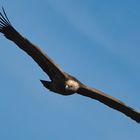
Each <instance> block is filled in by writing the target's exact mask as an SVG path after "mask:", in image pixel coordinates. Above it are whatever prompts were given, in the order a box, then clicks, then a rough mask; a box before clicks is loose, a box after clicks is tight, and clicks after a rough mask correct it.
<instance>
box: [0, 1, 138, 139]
mask: <svg viewBox="0 0 140 140" xmlns="http://www.w3.org/2000/svg"><path fill="white" fill-rule="evenodd" d="M0 2H1V6H4V7H5V10H6V12H7V15H8V17H9V19H10V21H11V22H12V24H13V25H14V27H15V28H16V29H17V30H18V31H19V32H20V33H21V34H22V35H24V36H25V37H26V38H28V39H29V40H30V41H32V42H33V43H35V44H37V45H38V46H39V47H40V48H41V49H43V50H44V51H45V52H46V53H47V54H48V55H49V56H50V57H51V58H53V60H54V61H55V62H56V63H57V64H59V65H60V67H61V68H62V69H63V70H65V71H66V72H69V73H70V74H72V75H74V76H76V77H77V78H78V79H79V80H81V81H82V82H84V83H85V84H87V85H89V86H91V87H94V88H98V89H100V90H102V91H104V92H106V93H108V94H110V95H112V96H114V97H116V98H119V99H120V100H122V101H124V102H125V103H127V104H128V105H130V106H131V107H133V108H135V109H137V110H138V111H140V92H139V91H140V86H139V83H140V74H139V71H140V65H139V60H140V55H139V54H140V39H139V37H140V16H139V13H140V9H139V5H140V2H139V1H138V0H133V1H132V0H127V1H122V0H117V1H112V0H106V1H104V0H41V1H40V0H36V1H33V0H30V1H29V0H24V1H18V0H12V1H8V0H0ZM0 67H1V68H0V85H1V88H0V112H1V115H0V139H3V140H11V139H12V140H25V139H26V140H31V139H33V140H40V139H41V140H46V139H50V140H78V139H80V140H85V139H86V140H93V139H98V140H102V139H106V140H112V139H113V140H118V139H120V140H122V139H125V140H126V139H127V140H132V139H135V140H139V138H140V126H139V125H138V124H137V123H135V122H134V121H133V120H131V119H129V118H128V117H126V116H124V115H123V114H121V113H119V112H117V111H115V110H113V109H110V108H108V107H106V106H105V105H103V104H101V103H99V102H97V101H95V100H92V99H89V98H86V97H82V96H80V95H76V94H75V95H72V96H68V97H64V96H61V95H59V94H55V93H52V92H50V91H48V90H47V89H45V88H44V87H43V86H42V85H41V83H40V81H39V79H48V76H47V75H46V74H45V73H44V72H43V71H42V70H41V69H40V68H39V67H38V65H37V64H36V63H35V62H34V61H33V60H32V59H31V58H30V57H29V56H27V55H26V54H25V53H24V52H23V51H21V50H20V49H19V48H17V47H16V45H15V44H13V43H12V42H10V41H8V40H6V39H5V37H3V36H2V35H1V36H0Z"/></svg>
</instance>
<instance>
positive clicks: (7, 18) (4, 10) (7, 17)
mask: <svg viewBox="0 0 140 140" xmlns="http://www.w3.org/2000/svg"><path fill="white" fill-rule="evenodd" d="M2 11H3V13H4V15H5V18H6V19H7V20H6V21H7V22H8V23H9V24H11V23H10V20H9V19H8V17H7V15H6V12H5V10H4V8H3V7H2Z"/></svg>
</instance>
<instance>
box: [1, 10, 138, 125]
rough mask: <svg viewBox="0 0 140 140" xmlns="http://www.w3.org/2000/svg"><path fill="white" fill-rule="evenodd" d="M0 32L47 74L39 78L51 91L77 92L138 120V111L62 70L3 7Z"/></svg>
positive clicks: (60, 92) (61, 92)
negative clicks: (16, 23) (11, 21)
mask: <svg viewBox="0 0 140 140" xmlns="http://www.w3.org/2000/svg"><path fill="white" fill-rule="evenodd" d="M0 32H1V33H3V34H4V36H5V37H6V38H7V39H9V40H11V41H13V42H14V43H15V44H16V45H17V46H18V47H19V48H20V49H22V50H23V51H25V52H26V53H27V54H28V55H30V56H31V57H32V58H33V59H34V61H35V62H36V63H37V64H38V65H39V66H40V67H41V68H42V70H43V71H44V72H45V73H46V74H47V75H48V76H49V78H50V81H45V80H41V82H42V84H43V85H44V86H45V87H46V88H47V89H49V90H50V91H52V92H55V93H59V94H62V95H71V94H74V93H78V94H80V95H83V96H87V97H90V98H92V99H95V100H98V101H100V102H101V103H103V104H105V105H107V106H109V107H111V108H113V109H116V110H118V111H120V112H122V113H123V114H125V115H126V116H128V117H130V118H131V119H133V120H135V121H136V122H137V123H139V122H140V113H139V112H137V111H135V110H134V109H133V108H131V107H129V106H127V105H126V104H124V103H123V102H121V101H120V100H118V99H115V98H113V97H111V96H109V95H107V94H105V93H103V92H102V91H99V90H97V89H94V88H90V87H88V86H86V85H84V84H83V83H81V82H80V81H79V80H77V79H76V78H75V77H73V76H71V75H69V74H67V73H65V72H64V71H62V70H61V69H60V68H59V67H58V66H57V65H56V64H55V63H54V62H53V61H52V60H51V59H50V58H49V57H48V55H46V54H45V53H44V52H43V51H41V49H39V48H38V47H37V46H36V45H34V44H32V43H31V42H30V41H29V40H28V39H26V38H25V37H23V36H22V35H21V34H20V33H19V32H17V31H16V30H15V28H14V27H13V26H12V24H11V23H10V21H9V19H8V17H7V15H6V13H5V11H4V9H3V8H2V12H0Z"/></svg>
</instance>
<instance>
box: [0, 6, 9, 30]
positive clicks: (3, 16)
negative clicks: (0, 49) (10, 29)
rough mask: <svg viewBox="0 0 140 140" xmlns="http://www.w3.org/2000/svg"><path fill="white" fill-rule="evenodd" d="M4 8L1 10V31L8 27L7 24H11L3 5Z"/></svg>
mask: <svg viewBox="0 0 140 140" xmlns="http://www.w3.org/2000/svg"><path fill="white" fill-rule="evenodd" d="M1 9H2V10H1V11H0V31H1V32H2V30H3V29H4V28H5V27H7V26H11V23H10V21H9V19H8V17H7V15H6V12H5V10H4V7H3V6H2V8H1Z"/></svg>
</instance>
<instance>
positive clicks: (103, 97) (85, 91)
mask: <svg viewBox="0 0 140 140" xmlns="http://www.w3.org/2000/svg"><path fill="white" fill-rule="evenodd" d="M77 93H78V94H81V95H83V96H87V97H90V98H92V99H96V100H98V101H100V102H102V103H103V104H105V105H107V106H109V107H111V108H113V109H116V110H118V111H120V112H122V113H124V114H125V115H126V116H128V117H130V118H132V119H133V120H135V121H136V122H138V123H140V113H139V112H137V111H135V110H134V109H133V108H131V107H129V106H127V105H126V104H124V103H123V102H121V101H120V100H118V99H115V98H113V97H111V96H109V95H107V94H105V93H103V92H101V91H99V90H96V89H93V88H89V87H87V86H84V85H82V87H81V88H79V90H78V92H77Z"/></svg>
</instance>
